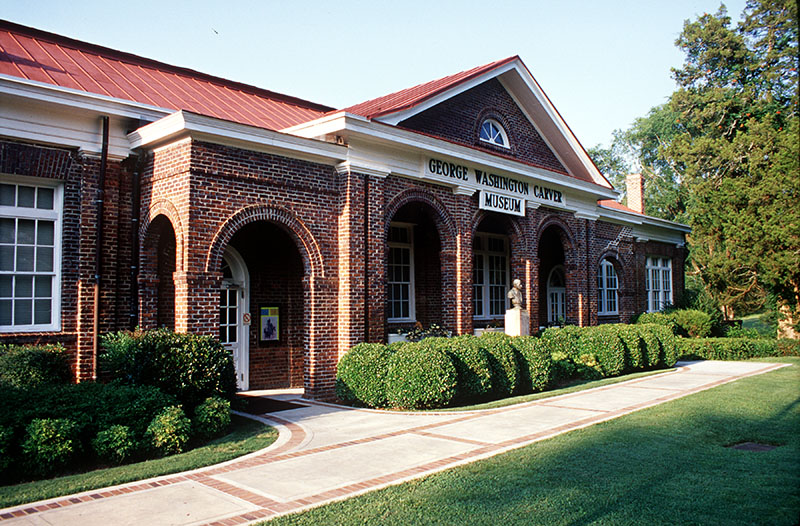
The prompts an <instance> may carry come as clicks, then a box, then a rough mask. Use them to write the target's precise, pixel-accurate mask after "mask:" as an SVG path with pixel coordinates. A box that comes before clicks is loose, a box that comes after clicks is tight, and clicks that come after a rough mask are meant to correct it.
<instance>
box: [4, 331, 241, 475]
mask: <svg viewBox="0 0 800 526" xmlns="http://www.w3.org/2000/svg"><path fill="white" fill-rule="evenodd" d="M102 343H103V347H104V353H103V354H102V355H101V357H100V358H101V364H102V370H103V371H104V372H103V374H102V375H101V376H102V377H103V379H104V380H109V381H110V382H111V383H109V384H99V383H94V382H84V383H80V384H77V385H76V384H70V383H68V382H69V380H70V379H71V374H70V370H69V364H68V361H67V356H66V354H65V353H64V350H63V348H61V347H60V346H53V345H47V346H13V345H10V346H1V347H0V478H2V479H4V480H19V479H21V478H27V477H30V476H42V475H48V474H52V473H54V472H58V471H62V470H64V469H66V468H70V467H72V466H74V465H76V464H81V465H83V466H91V465H93V464H98V463H121V462H124V461H128V460H134V459H141V458H149V457H153V456H160V455H168V454H173V453H178V452H180V451H182V450H183V449H184V448H185V447H186V446H187V445H189V444H190V443H199V442H201V441H204V440H208V439H209V438H210V437H212V436H216V435H218V434H220V433H222V432H223V431H224V430H226V429H227V427H228V425H229V424H230V402H229V399H231V398H232V397H233V394H234V393H235V388H236V384H235V373H234V368H233V359H232V356H231V353H230V352H229V351H227V350H226V349H225V348H224V347H223V346H222V345H221V344H220V343H219V342H218V341H217V340H215V339H213V338H210V337H203V336H196V335H189V334H178V333H174V332H171V331H168V330H156V331H135V332H119V333H115V334H110V335H107V336H105V337H104V338H103V342H102ZM187 415H190V416H191V418H189V416H187Z"/></svg>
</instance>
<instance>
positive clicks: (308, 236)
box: [205, 205, 325, 278]
mask: <svg viewBox="0 0 800 526" xmlns="http://www.w3.org/2000/svg"><path fill="white" fill-rule="evenodd" d="M256 221H268V222H270V223H275V224H276V225H278V226H280V227H282V228H283V229H284V230H285V231H286V232H287V233H288V234H289V236H290V237H291V238H292V239H293V240H294V242H295V244H296V246H297V248H298V250H299V251H300V256H301V258H302V260H303V270H304V273H305V275H306V276H316V277H320V278H323V277H325V269H324V266H323V264H322V253H321V252H320V249H319V244H318V243H317V241H316V240H315V239H314V236H313V235H312V233H311V231H310V230H309V229H308V227H306V226H305V225H304V224H303V222H302V221H300V220H299V219H297V217H295V215H294V214H293V213H292V212H291V211H289V210H288V209H286V208H283V207H277V206H268V205H252V206H247V207H244V208H242V209H240V210H239V211H238V212H236V213H235V214H233V215H232V216H231V217H229V218H228V219H227V220H226V221H225V222H224V223H223V224H222V226H221V227H220V228H219V230H217V233H216V234H214V238H213V240H212V242H211V247H210V248H209V250H208V255H207V257H206V267H205V271H206V272H213V271H214V270H216V269H218V268H220V265H221V263H222V254H223V252H224V251H225V247H226V246H228V243H229V242H230V240H231V238H233V236H234V234H236V232H237V231H238V230H239V229H240V228H242V227H243V226H245V225H247V224H250V223H254V222H256Z"/></svg>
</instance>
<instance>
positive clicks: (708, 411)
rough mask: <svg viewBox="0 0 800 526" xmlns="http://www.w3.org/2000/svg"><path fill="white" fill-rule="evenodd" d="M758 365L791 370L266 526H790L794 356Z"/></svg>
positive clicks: (796, 447)
mask: <svg viewBox="0 0 800 526" xmlns="http://www.w3.org/2000/svg"><path fill="white" fill-rule="evenodd" d="M760 361H769V362H785V363H791V364H793V366H792V367H786V368H783V369H780V370H778V371H774V372H771V373H768V374H763V375H759V376H755V377H751V378H745V379H742V380H739V381H736V382H733V383H730V384H726V385H723V386H720V387H716V388H714V389H710V390H707V391H703V392H701V393H698V394H694V395H691V396H688V397H685V398H682V399H679V400H675V401H673V402H669V403H666V404H662V405H660V406H656V407H652V408H649V409H644V410H641V411H638V412H636V413H632V414H630V415H627V416H624V417H622V418H618V419H616V420H612V421H609V422H604V423H601V424H597V425H594V426H592V427H589V428H586V429H580V430H576V431H572V432H570V433H567V434H565V435H561V436H558V437H555V438H552V439H549V440H546V441H543V442H539V443H536V444H533V445H531V446H528V447H525V448H521V449H519V450H515V451H512V452H510V453H506V454H504V455H498V456H496V457H493V458H490V459H487V460H483V461H480V462H476V463H473V464H470V465H467V466H462V467H459V468H454V469H451V470H448V471H444V472H442V473H438V474H435V475H431V476H428V477H425V478H423V479H419V480H416V481H412V482H408V483H405V484H401V485H398V486H392V487H389V488H386V489H383V490H380V491H375V492H372V493H368V494H366V495H363V496H360V497H356V498H353V499H349V500H347V501H343V502H338V503H333V504H329V505H327V506H323V507H320V508H317V509H313V510H310V511H308V512H305V513H302V514H298V515H290V516H285V517H279V518H277V519H274V520H273V521H270V522H269V525H270V526H280V525H289V524H292V525H306V524H307V525H319V524H337V525H347V524H359V525H361V524H381V525H386V524H403V525H405V524H414V525H418V524H457V525H460V526H461V525H479V524H485V525H491V526H509V525H515V524H520V525H522V524H524V525H531V524H547V525H549V524H564V525H567V524H568V525H587V524H609V525H619V524H642V525H654V524H664V525H667V524H669V525H674V524H715V525H717V524H742V525H744V524H748V525H749V524H768V525H781V524H786V525H795V524H797V523H798V517H800V358H797V357H791V358H767V359H762V360H760ZM744 441H755V442H761V443H766V444H773V445H779V446H780V447H778V448H776V449H774V450H772V451H768V452H748V451H740V450H735V449H731V448H727V447H725V446H728V445H731V444H735V443H739V442H744Z"/></svg>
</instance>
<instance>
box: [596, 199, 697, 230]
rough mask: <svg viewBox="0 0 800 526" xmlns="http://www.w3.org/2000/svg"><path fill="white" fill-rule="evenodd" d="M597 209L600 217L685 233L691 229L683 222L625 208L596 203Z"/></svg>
mask: <svg viewBox="0 0 800 526" xmlns="http://www.w3.org/2000/svg"><path fill="white" fill-rule="evenodd" d="M597 211H598V212H599V214H600V217H601V218H604V219H610V220H614V221H617V222H622V223H627V224H631V225H648V226H652V227H656V228H664V229H668V230H671V231H675V230H677V231H679V232H683V233H685V234H688V233H690V232H691V231H692V227H690V226H689V225H684V224H683V223H677V222H675V221H669V220H667V219H661V218H658V217H652V216H645V215H641V214H637V213H635V212H626V211H625V210H618V209H616V208H608V207H605V206H603V205H597Z"/></svg>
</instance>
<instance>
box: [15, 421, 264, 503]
mask: <svg viewBox="0 0 800 526" xmlns="http://www.w3.org/2000/svg"><path fill="white" fill-rule="evenodd" d="M231 421H232V424H233V425H232V431H231V432H230V433H228V434H227V435H225V436H223V437H220V438H218V439H216V440H213V441H211V442H209V443H208V444H206V445H205V446H202V447H198V448H195V449H193V450H191V451H187V452H186V453H182V454H180V455H173V456H170V457H165V458H159V459H155V460H147V461H144V462H137V463H135V464H127V465H124V466H117V467H112V468H107V469H98V470H95V471H90V472H88V473H79V474H75V475H67V476H63V477H57V478H52V479H48V480H37V481H34V482H26V483H23V484H16V485H14V486H0V508H6V507H9V506H15V505H17V504H22V503H27V502H35V501H38V500H43V499H50V498H53V497H60V496H63V495H70V494H72V493H78V492H81V491H88V490H91V489H97V488H104V487H106V486H113V485H116V484H122V483H125V482H131V481H134V480H142V479H147V478H150V477H158V476H161V475H168V474H170V473H178V472H181V471H188V470H191V469H197V468H200V467H203V466H210V465H212V464H218V463H220V462H225V461H226V460H230V459H232V458H236V457H239V456H242V455H246V454H247V453H252V452H253V451H258V450H259V449H263V448H265V447H267V446H269V445H270V444H272V443H273V442H274V441H275V440H276V439H277V438H278V432H277V431H276V430H275V429H274V428H272V427H270V426H267V425H264V424H262V423H261V422H256V421H255V420H251V419H249V418H243V417H240V416H236V415H232V418H231Z"/></svg>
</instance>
